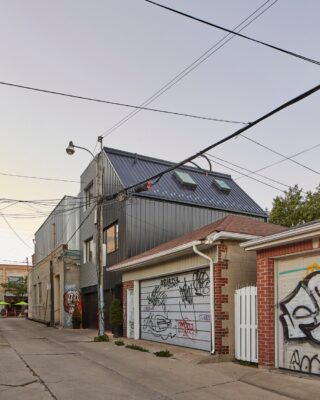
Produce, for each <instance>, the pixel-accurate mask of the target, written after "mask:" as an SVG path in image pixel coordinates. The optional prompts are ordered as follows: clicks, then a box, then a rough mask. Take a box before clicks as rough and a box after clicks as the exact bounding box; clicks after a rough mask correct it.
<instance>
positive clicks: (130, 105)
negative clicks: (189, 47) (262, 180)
mask: <svg viewBox="0 0 320 400" xmlns="http://www.w3.org/2000/svg"><path fill="white" fill-rule="evenodd" d="M0 85H5V86H11V87H15V88H19V89H26V90H32V91H35V92H41V93H47V94H54V95H58V96H65V97H71V98H73V99H80V100H87V101H94V102H97V103H104V104H111V105H114V106H120V107H128V108H135V109H139V110H144V111H152V112H157V113H161V114H169V115H176V116H179V117H187V118H196V119H202V120H206V121H214V122H226V123H229V124H242V125H245V124H247V122H242V121H233V120H227V119H221V118H212V117H205V116H202V115H194V114H187V113H179V112H175V111H168V110H160V109H158V108H148V107H140V106H135V105H132V104H126V103H119V102H115V101H109V100H101V99H95V98H93V97H85V96H78V95H74V94H69V93H63V92H56V91H53V90H47V89H39V88H35V87H32V86H25V85H18V84H16V83H9V82H0Z"/></svg>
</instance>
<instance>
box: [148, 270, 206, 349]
mask: <svg viewBox="0 0 320 400" xmlns="http://www.w3.org/2000/svg"><path fill="white" fill-rule="evenodd" d="M140 329H141V335H140V336H141V338H142V339H147V340H152V341H156V342H161V343H167V344H174V345H178V346H185V347H192V348H195V349H201V350H208V351H210V350H211V316H210V278H209V269H199V270H196V271H192V272H186V273H180V274H175V275H168V276H165V277H161V278H155V279H150V280H145V281H142V282H141V290H140Z"/></svg>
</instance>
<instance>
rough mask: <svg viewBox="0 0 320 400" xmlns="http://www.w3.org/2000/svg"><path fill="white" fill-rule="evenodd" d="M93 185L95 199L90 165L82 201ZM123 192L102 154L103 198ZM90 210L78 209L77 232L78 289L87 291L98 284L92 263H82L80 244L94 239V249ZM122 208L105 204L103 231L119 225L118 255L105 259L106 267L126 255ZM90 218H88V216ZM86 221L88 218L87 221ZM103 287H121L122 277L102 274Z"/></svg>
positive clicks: (93, 168) (83, 179)
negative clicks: (78, 257) (87, 189)
mask: <svg viewBox="0 0 320 400" xmlns="http://www.w3.org/2000/svg"><path fill="white" fill-rule="evenodd" d="M91 182H93V191H94V196H96V195H97V187H96V162H95V161H92V162H91V163H90V164H89V165H88V167H87V168H86V170H85V171H84V172H83V174H82V175H81V192H80V196H81V197H83V198H84V197H85V189H86V187H87V186H88V185H89V184H90V183H91ZM122 188H123V186H122V184H121V182H120V179H119V178H118V176H117V174H116V173H115V171H114V169H113V167H112V165H111V164H110V161H109V160H108V158H107V157H106V155H105V153H103V193H104V194H111V193H115V192H118V191H119V190H121V189H122ZM93 207H94V206H91V207H90V208H88V209H87V210H86V209H85V207H83V208H82V209H81V212H80V220H81V223H82V226H81V229H80V242H81V246H80V247H81V267H80V287H81V288H85V287H90V286H94V285H96V284H97V270H96V266H95V263H94V262H92V263H86V264H84V262H83V259H84V258H83V256H84V254H83V244H84V242H85V241H86V240H88V239H90V238H93V240H94V246H95V243H96V227H95V224H94V218H95V212H94V211H93V212H92V213H91V214H90V212H91V211H92V208H93ZM123 209H124V206H123V203H120V202H117V201H114V200H112V201H108V202H106V203H105V204H104V206H103V219H104V225H103V227H104V228H106V227H108V226H109V225H111V224H112V223H114V222H116V221H118V222H119V236H120V251H116V252H115V253H112V254H111V255H110V256H108V258H107V265H108V266H111V265H114V264H116V263H117V262H118V261H120V260H122V259H124V258H125V257H124V254H126V250H125V249H124V246H125V243H126V240H125V237H126V234H125V230H126V227H125V218H124V217H125V214H124V211H123ZM89 214H90V215H89ZM87 217H88V218H87ZM104 283H105V287H107V288H113V287H114V285H116V284H117V283H121V275H119V274H110V273H107V272H106V273H105V278H104Z"/></svg>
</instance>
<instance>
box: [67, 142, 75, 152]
mask: <svg viewBox="0 0 320 400" xmlns="http://www.w3.org/2000/svg"><path fill="white" fill-rule="evenodd" d="M66 152H67V154H69V156H72V154H74V152H75V150H74V144H73V142H72V140H70V142H69V146H68V147H67V148H66Z"/></svg>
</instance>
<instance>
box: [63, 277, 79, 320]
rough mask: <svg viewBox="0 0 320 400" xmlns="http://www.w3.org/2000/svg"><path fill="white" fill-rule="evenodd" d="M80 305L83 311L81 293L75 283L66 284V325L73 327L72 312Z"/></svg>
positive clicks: (64, 298)
mask: <svg viewBox="0 0 320 400" xmlns="http://www.w3.org/2000/svg"><path fill="white" fill-rule="evenodd" d="M76 306H78V308H79V309H80V312H81V293H80V289H79V288H77V287H76V286H75V285H66V286H65V291H64V296H63V307H64V325H65V327H69V328H71V327H72V314H73V311H74V309H75V307H76Z"/></svg>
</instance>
